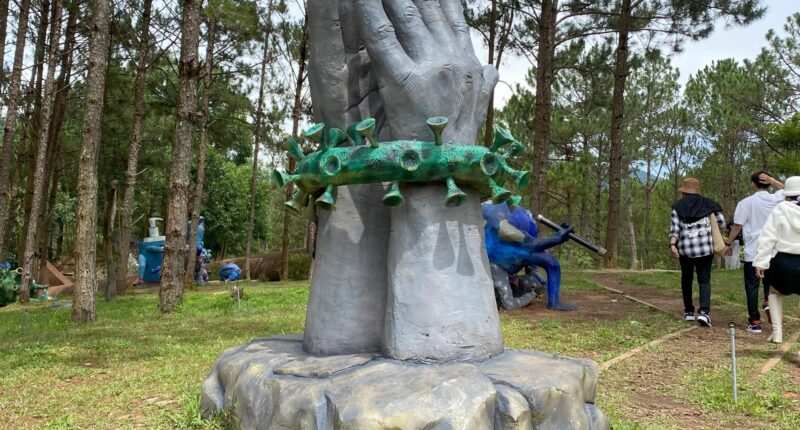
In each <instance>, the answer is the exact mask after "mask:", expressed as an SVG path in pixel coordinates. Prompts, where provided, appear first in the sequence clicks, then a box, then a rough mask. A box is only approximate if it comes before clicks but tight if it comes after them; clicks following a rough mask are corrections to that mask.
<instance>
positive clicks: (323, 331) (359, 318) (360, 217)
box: [303, 184, 390, 355]
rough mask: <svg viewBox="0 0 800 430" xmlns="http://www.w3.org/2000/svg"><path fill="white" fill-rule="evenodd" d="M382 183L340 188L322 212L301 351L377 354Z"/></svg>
mask: <svg viewBox="0 0 800 430" xmlns="http://www.w3.org/2000/svg"><path fill="white" fill-rule="evenodd" d="M384 193H386V189H385V187H384V186H383V185H381V184H371V185H351V186H343V187H339V188H338V197H337V200H336V210H335V211H332V212H331V211H324V210H323V211H320V217H319V229H318V230H317V251H316V258H315V259H314V273H313V276H312V281H311V292H310V296H309V298H308V310H307V312H306V328H305V333H304V335H303V348H304V349H305V350H306V351H307V352H309V353H312V354H318V355H337V354H352V353H358V352H370V351H380V350H381V343H382V340H383V322H384V316H385V314H386V289H387V287H386V243H387V241H388V236H389V221H390V215H389V209H390V208H389V207H387V206H384V205H383V203H382V202H381V198H382V196H383V195H384Z"/></svg>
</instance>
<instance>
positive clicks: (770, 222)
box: [753, 176, 800, 343]
mask: <svg viewBox="0 0 800 430" xmlns="http://www.w3.org/2000/svg"><path fill="white" fill-rule="evenodd" d="M783 195H784V201H783V202H781V203H780V204H778V205H777V206H776V207H775V209H773V210H772V213H770V214H769V217H768V218H767V222H766V223H765V224H764V228H762V229H761V235H760V236H759V237H758V251H757V253H756V257H755V259H753V266H754V267H755V268H756V276H758V277H759V278H766V280H767V283H768V284H769V286H770V291H769V309H770V313H771V315H772V335H771V336H770V337H769V339H768V340H769V341H770V342H773V343H781V342H783V296H785V295H789V294H800V206H798V202H797V196H800V176H792V177H791V178H789V179H787V180H786V187H785V188H784V189H783Z"/></svg>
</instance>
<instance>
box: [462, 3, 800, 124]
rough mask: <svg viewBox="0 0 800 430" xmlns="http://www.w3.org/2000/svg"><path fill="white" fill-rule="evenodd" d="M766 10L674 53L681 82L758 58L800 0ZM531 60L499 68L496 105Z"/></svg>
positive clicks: (480, 50) (479, 49) (480, 51)
mask: <svg viewBox="0 0 800 430" xmlns="http://www.w3.org/2000/svg"><path fill="white" fill-rule="evenodd" d="M765 3H766V5H767V12H766V14H765V16H764V17H763V18H761V19H760V20H758V21H756V22H754V23H752V24H750V25H748V26H747V27H732V28H724V24H723V23H720V24H719V25H718V28H717V29H716V30H715V31H714V32H713V33H712V34H711V36H710V37H708V38H707V39H703V40H700V41H697V42H692V41H689V42H687V43H686V44H685V45H684V51H683V52H681V53H679V54H672V55H671V57H672V64H673V65H674V66H675V67H677V68H678V69H680V71H681V78H680V82H681V84H685V83H686V81H687V80H688V79H689V76H690V75H692V74H693V73H695V72H696V71H698V70H701V69H702V68H703V67H705V66H707V65H710V64H711V63H712V62H713V61H715V60H721V59H724V58H735V59H737V60H743V59H745V58H750V59H752V58H755V57H756V56H757V55H758V53H759V52H761V48H762V47H764V46H766V43H767V42H766V38H765V35H766V34H767V31H769V30H770V29H775V30H776V31H780V33H783V25H784V23H785V22H786V17H788V16H789V15H792V14H793V13H796V12H800V0H765ZM473 44H474V46H475V50H476V54H477V55H478V58H482V59H485V58H486V49H485V47H483V46H482V43H481V41H480V40H478V39H474V41H473ZM529 67H530V66H529V64H528V62H527V61H526V60H525V59H523V58H519V57H509V58H508V59H507V60H504V61H503V64H502V65H501V67H500V83H498V84H497V88H496V89H495V107H497V108H500V107H502V106H503V105H505V103H506V101H507V100H508V99H509V97H511V95H512V88H513V87H514V86H515V85H516V84H517V83H519V84H524V81H525V74H526V72H527V70H528V68H529Z"/></svg>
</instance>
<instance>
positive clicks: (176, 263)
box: [158, 0, 203, 313]
mask: <svg viewBox="0 0 800 430" xmlns="http://www.w3.org/2000/svg"><path fill="white" fill-rule="evenodd" d="M202 6H203V5H202V0H184V1H183V8H182V12H181V15H182V20H181V54H180V67H179V74H180V89H179V90H178V112H177V117H176V124H175V138H174V140H173V144H172V161H171V163H170V168H169V191H168V198H167V220H166V227H165V235H166V243H165V244H164V261H163V265H162V268H161V288H160V290H159V294H158V309H159V310H160V311H161V312H165V313H166V312H172V311H174V310H175V309H176V308H177V307H178V306H180V304H181V303H182V302H183V277H184V273H185V267H184V261H185V258H186V214H187V209H188V200H189V199H188V196H189V189H190V185H189V170H190V167H191V161H192V156H191V155H192V141H193V140H194V130H195V128H196V123H197V116H198V115H197V112H196V110H197V94H196V89H197V81H198V80H199V77H200V59H199V56H198V45H199V43H200V22H201V21H202V17H201V15H202V9H203V7H202Z"/></svg>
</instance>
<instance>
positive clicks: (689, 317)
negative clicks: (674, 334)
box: [683, 312, 695, 321]
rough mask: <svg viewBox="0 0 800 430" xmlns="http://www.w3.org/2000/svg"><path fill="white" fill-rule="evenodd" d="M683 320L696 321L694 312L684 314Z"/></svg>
mask: <svg viewBox="0 0 800 430" xmlns="http://www.w3.org/2000/svg"><path fill="white" fill-rule="evenodd" d="M683 319H684V320H686V321H694V319H695V318H694V312H686V313H685V314H683Z"/></svg>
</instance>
